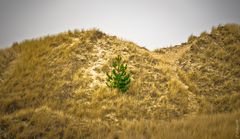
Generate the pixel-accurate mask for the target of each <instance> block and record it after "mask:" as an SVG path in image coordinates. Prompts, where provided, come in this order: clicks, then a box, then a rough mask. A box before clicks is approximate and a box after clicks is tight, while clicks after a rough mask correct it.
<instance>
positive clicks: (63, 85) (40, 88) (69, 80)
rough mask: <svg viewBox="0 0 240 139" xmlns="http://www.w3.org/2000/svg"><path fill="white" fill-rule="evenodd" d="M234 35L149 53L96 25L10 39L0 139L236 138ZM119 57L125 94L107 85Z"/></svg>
mask: <svg viewBox="0 0 240 139" xmlns="http://www.w3.org/2000/svg"><path fill="white" fill-rule="evenodd" d="M239 39H240V26H239V25H235V24H227V25H224V26H218V27H214V28H213V30H212V32H211V33H206V32H205V33H202V34H201V35H200V36H192V37H190V38H189V41H188V42H187V43H183V44H182V45H179V46H173V47H169V48H163V49H158V50H156V51H154V52H151V51H148V50H146V49H144V48H142V47H139V46H137V45H136V44H134V43H132V42H129V41H125V40H121V39H118V38H117V37H116V36H109V35H107V34H105V33H102V32H101V31H99V30H97V29H93V30H86V31H85V30H82V31H79V30H75V31H73V32H72V31H68V32H64V33H61V34H58V35H54V36H46V37H42V38H39V39H35V40H26V41H24V42H20V43H14V44H13V45H12V47H11V48H7V49H2V50H0V138H3V139H4V138H159V137H161V138H234V137H235V136H236V120H239V108H240V92H239V90H240V86H239V85H240V75H239V73H240V66H239V65H240V63H239V57H240V49H239V48H240V40H239ZM115 54H121V56H122V59H125V60H126V61H124V63H127V64H128V66H126V65H125V64H124V65H122V66H123V67H124V69H125V68H126V67H128V70H129V71H128V72H129V73H131V85H130V86H129V88H128V87H127V88H128V90H127V93H126V94H125V95H122V94H120V93H118V92H117V90H115V89H108V88H107V87H106V84H105V81H106V80H107V79H106V74H105V73H106V72H108V71H111V70H112V68H113V69H115V68H114V67H111V64H112V60H111V59H115V58H116V55H115ZM109 65H110V66H109ZM125 66H126V67H125ZM116 67H117V66H116ZM120 67H121V64H120ZM115 71H116V69H115ZM123 71H125V70H123ZM128 72H126V75H127V73H128ZM116 75H117V74H116ZM109 76H110V77H112V76H113V75H109ZM124 77H126V76H124ZM109 85H111V84H109ZM128 85H129V84H128ZM128 85H127V86H128ZM206 127H207V128H206Z"/></svg>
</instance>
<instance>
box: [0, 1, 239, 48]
mask: <svg viewBox="0 0 240 139" xmlns="http://www.w3.org/2000/svg"><path fill="white" fill-rule="evenodd" d="M225 23H240V0H0V48H3V47H8V46H10V45H11V44H12V43H13V42H19V41H22V40H25V39H31V38H36V37H39V36H45V35H48V34H56V33H60V32H63V31H67V30H73V29H89V28H99V29H100V30H102V31H103V32H106V33H108V34H111V35H116V36H119V37H120V38H123V39H126V40H130V41H133V42H135V43H137V44H139V45H141V46H145V47H146V48H148V49H150V50H153V49H155V48H160V47H166V46H169V45H175V44H180V43H182V42H185V41H186V40H187V38H188V36H189V35H191V34H195V35H198V34H199V33H201V32H203V31H209V30H210V29H211V28H212V26H216V25H218V24H225Z"/></svg>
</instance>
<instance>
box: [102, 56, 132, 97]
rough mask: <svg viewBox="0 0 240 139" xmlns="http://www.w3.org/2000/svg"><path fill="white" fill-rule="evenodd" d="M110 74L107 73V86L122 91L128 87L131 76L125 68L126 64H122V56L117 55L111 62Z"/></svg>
mask: <svg viewBox="0 0 240 139" xmlns="http://www.w3.org/2000/svg"><path fill="white" fill-rule="evenodd" d="M112 67H113V69H112V71H111V74H109V73H107V77H108V78H107V82H106V84H107V86H108V87H111V88H117V89H118V90H120V91H121V92H122V93H124V92H126V91H127V90H128V89H129V86H130V82H131V78H130V73H128V72H127V71H126V70H127V64H124V63H123V61H122V58H121V57H120V56H117V57H116V58H115V59H114V60H113V62H112Z"/></svg>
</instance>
